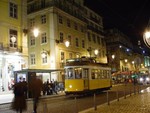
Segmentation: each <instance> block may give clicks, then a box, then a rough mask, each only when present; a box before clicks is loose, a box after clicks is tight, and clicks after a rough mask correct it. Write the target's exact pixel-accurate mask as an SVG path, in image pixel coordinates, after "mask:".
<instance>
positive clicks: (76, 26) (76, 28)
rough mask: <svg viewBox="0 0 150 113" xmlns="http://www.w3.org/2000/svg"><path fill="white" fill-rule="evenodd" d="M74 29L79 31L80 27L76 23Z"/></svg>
mask: <svg viewBox="0 0 150 113" xmlns="http://www.w3.org/2000/svg"><path fill="white" fill-rule="evenodd" d="M74 29H75V30H78V25H77V23H76V22H75V23H74Z"/></svg>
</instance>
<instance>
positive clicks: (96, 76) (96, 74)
mask: <svg viewBox="0 0 150 113" xmlns="http://www.w3.org/2000/svg"><path fill="white" fill-rule="evenodd" d="M97 78H98V70H97V69H95V79H97Z"/></svg>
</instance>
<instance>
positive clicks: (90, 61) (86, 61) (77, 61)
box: [66, 58, 108, 67]
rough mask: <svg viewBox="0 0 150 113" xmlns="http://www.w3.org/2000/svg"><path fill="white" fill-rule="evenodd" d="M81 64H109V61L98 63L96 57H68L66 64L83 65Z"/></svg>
mask: <svg viewBox="0 0 150 113" xmlns="http://www.w3.org/2000/svg"><path fill="white" fill-rule="evenodd" d="M81 65H87V66H104V67H106V66H108V64H107V63H97V62H96V60H95V58H73V59H67V61H66V66H81Z"/></svg>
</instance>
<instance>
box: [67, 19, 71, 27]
mask: <svg viewBox="0 0 150 113" xmlns="http://www.w3.org/2000/svg"><path fill="white" fill-rule="evenodd" d="M67 26H68V27H71V24H70V20H69V19H67Z"/></svg>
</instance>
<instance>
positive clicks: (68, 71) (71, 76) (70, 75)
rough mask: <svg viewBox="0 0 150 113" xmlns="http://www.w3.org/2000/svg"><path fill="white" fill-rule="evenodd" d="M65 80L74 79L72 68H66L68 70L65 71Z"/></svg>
mask: <svg viewBox="0 0 150 113" xmlns="http://www.w3.org/2000/svg"><path fill="white" fill-rule="evenodd" d="M66 78H68V79H72V78H74V77H73V68H68V69H67V70H66Z"/></svg>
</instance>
